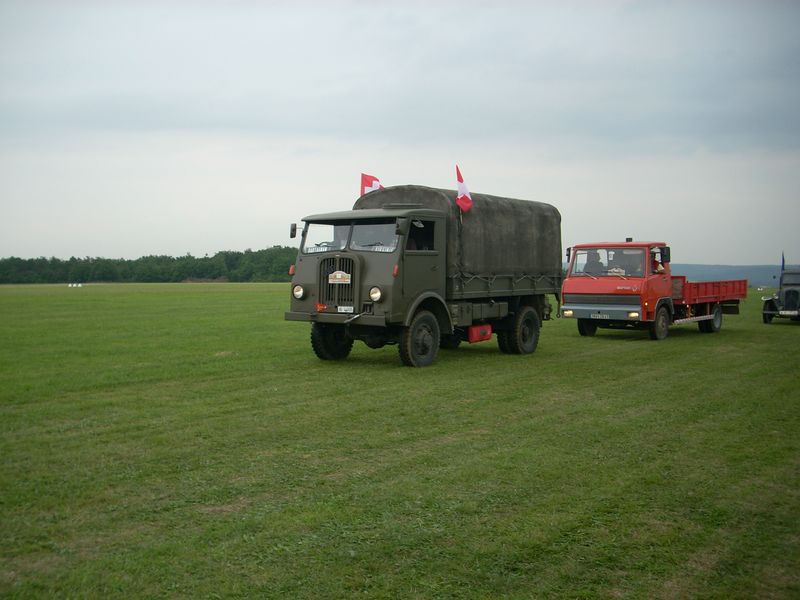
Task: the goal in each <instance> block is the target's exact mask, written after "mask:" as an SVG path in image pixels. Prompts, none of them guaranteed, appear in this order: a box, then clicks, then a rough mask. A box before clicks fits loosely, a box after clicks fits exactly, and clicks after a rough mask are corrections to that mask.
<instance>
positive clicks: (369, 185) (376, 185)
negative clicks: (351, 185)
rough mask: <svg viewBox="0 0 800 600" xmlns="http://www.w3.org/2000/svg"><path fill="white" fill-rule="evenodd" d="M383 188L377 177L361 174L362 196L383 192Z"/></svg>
mask: <svg viewBox="0 0 800 600" xmlns="http://www.w3.org/2000/svg"><path fill="white" fill-rule="evenodd" d="M382 189H383V186H382V185H381V182H380V181H379V180H378V178H377V177H375V176H374V175H367V174H366V173H362V174H361V195H362V196H363V195H364V194H367V193H369V192H374V191H375V190H382Z"/></svg>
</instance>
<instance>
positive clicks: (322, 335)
mask: <svg viewBox="0 0 800 600" xmlns="http://www.w3.org/2000/svg"><path fill="white" fill-rule="evenodd" d="M311 347H312V348H313V349H314V354H316V355H317V357H318V358H320V359H321V360H344V359H345V358H347V356H348V355H349V354H350V350H352V349H353V338H351V337H350V336H349V335H348V333H347V331H346V330H345V328H344V326H343V325H330V324H326V323H312V324H311Z"/></svg>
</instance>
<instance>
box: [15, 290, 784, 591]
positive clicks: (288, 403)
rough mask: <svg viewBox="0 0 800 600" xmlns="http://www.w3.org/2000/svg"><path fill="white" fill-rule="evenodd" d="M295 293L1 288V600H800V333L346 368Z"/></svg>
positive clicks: (601, 344) (363, 354)
mask: <svg viewBox="0 0 800 600" xmlns="http://www.w3.org/2000/svg"><path fill="white" fill-rule="evenodd" d="M287 306H288V292H287V286H286V285H285V284H240V285H237V284H210V285H201V284H197V285H181V284H176V285H98V286H86V287H84V288H81V289H70V288H67V287H66V286H3V287H0V431H2V434H1V436H0V456H1V457H2V461H1V463H0V596H5V597H50V596H62V597H63V596H66V597H103V598H105V597H117V598H127V597H212V598H213V597H237V596H238V597H253V596H256V597H280V596H285V597H307V598H345V597H348V598H349V597H359V596H361V597H383V598H397V597H416V598H425V597H436V598H446V597H454V598H455V597H458V598H465V597H466V598H470V597H475V598H486V597H490V598H499V597H508V598H530V597H568V598H586V597H614V598H617V597H623V598H626V597H629V598H690V597H691V598H697V597H700V598H754V597H757V598H790V597H795V598H796V597H798V596H800V485H798V484H800V390H799V389H798V388H799V387H800V378H798V372H797V353H796V352H797V347H798V344H797V341H798V339H800V324H798V323H791V322H786V321H781V322H778V321H776V322H774V323H773V324H772V325H769V326H765V325H763V324H761V319H760V302H759V300H758V298H757V297H756V296H755V295H754V296H753V297H751V298H750V300H749V301H748V302H747V303H745V305H744V312H743V314H742V315H739V316H726V317H725V325H724V327H723V330H722V332H720V333H719V334H716V335H704V334H700V333H699V332H698V331H697V328H696V327H691V326H684V327H681V328H677V329H673V330H671V331H670V337H669V338H668V339H667V340H665V341H663V342H651V341H650V340H649V339H648V338H647V334H646V333H643V332H605V331H600V332H598V334H597V337H595V338H581V337H579V336H578V334H577V331H576V328H575V323H574V322H573V321H568V320H557V321H554V322H549V323H546V324H545V326H544V327H543V330H542V338H541V341H540V345H539V349H538V350H537V352H536V353H535V354H534V355H531V356H521V357H520V356H507V355H503V354H501V353H500V352H499V351H498V350H497V346H496V344H495V343H494V342H486V343H483V344H476V345H473V346H462V347H461V348H459V349H458V350H456V351H450V352H442V353H441V354H440V357H439V359H438V361H437V362H436V363H435V364H434V365H433V366H432V367H429V368H426V369H409V368H406V367H403V366H401V363H400V361H399V358H398V355H397V349H396V348H395V347H387V348H384V349H382V350H369V349H368V348H366V346H364V345H363V344H356V346H355V348H354V351H353V353H352V354H351V356H350V358H348V359H347V360H346V361H344V362H340V363H329V362H322V361H319V360H318V359H317V358H316V357H315V356H314V355H313V353H312V351H311V348H310V343H309V327H308V325H306V324H301V323H288V322H285V321H283V311H284V310H286V308H287Z"/></svg>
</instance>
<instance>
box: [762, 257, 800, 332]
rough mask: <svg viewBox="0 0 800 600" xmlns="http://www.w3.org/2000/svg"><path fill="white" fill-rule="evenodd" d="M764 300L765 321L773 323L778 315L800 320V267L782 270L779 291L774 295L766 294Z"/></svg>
mask: <svg viewBox="0 0 800 600" xmlns="http://www.w3.org/2000/svg"><path fill="white" fill-rule="evenodd" d="M762 300H763V301H764V308H763V309H762V311H761V316H762V319H763V321H764V323H767V324H768V323H771V322H772V319H774V318H776V317H778V318H779V319H792V320H793V321H800V269H785V270H783V271H781V281H780V286H779V287H778V291H777V292H776V293H775V295H774V296H766V297H764V298H762Z"/></svg>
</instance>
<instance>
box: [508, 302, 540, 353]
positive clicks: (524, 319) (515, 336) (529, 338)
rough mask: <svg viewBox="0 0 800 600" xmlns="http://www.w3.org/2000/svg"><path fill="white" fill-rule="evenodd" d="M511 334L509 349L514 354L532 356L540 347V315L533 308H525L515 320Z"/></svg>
mask: <svg viewBox="0 0 800 600" xmlns="http://www.w3.org/2000/svg"><path fill="white" fill-rule="evenodd" d="M508 333H509V337H508V341H509V348H510V349H511V352H512V353H513V354H531V353H532V352H534V351H535V350H536V346H538V345H539V315H538V314H537V313H536V309H535V308H533V307H532V306H523V307H521V308H520V309H519V312H517V315H516V317H515V319H514V329H512V330H511V331H510V332H508Z"/></svg>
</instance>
